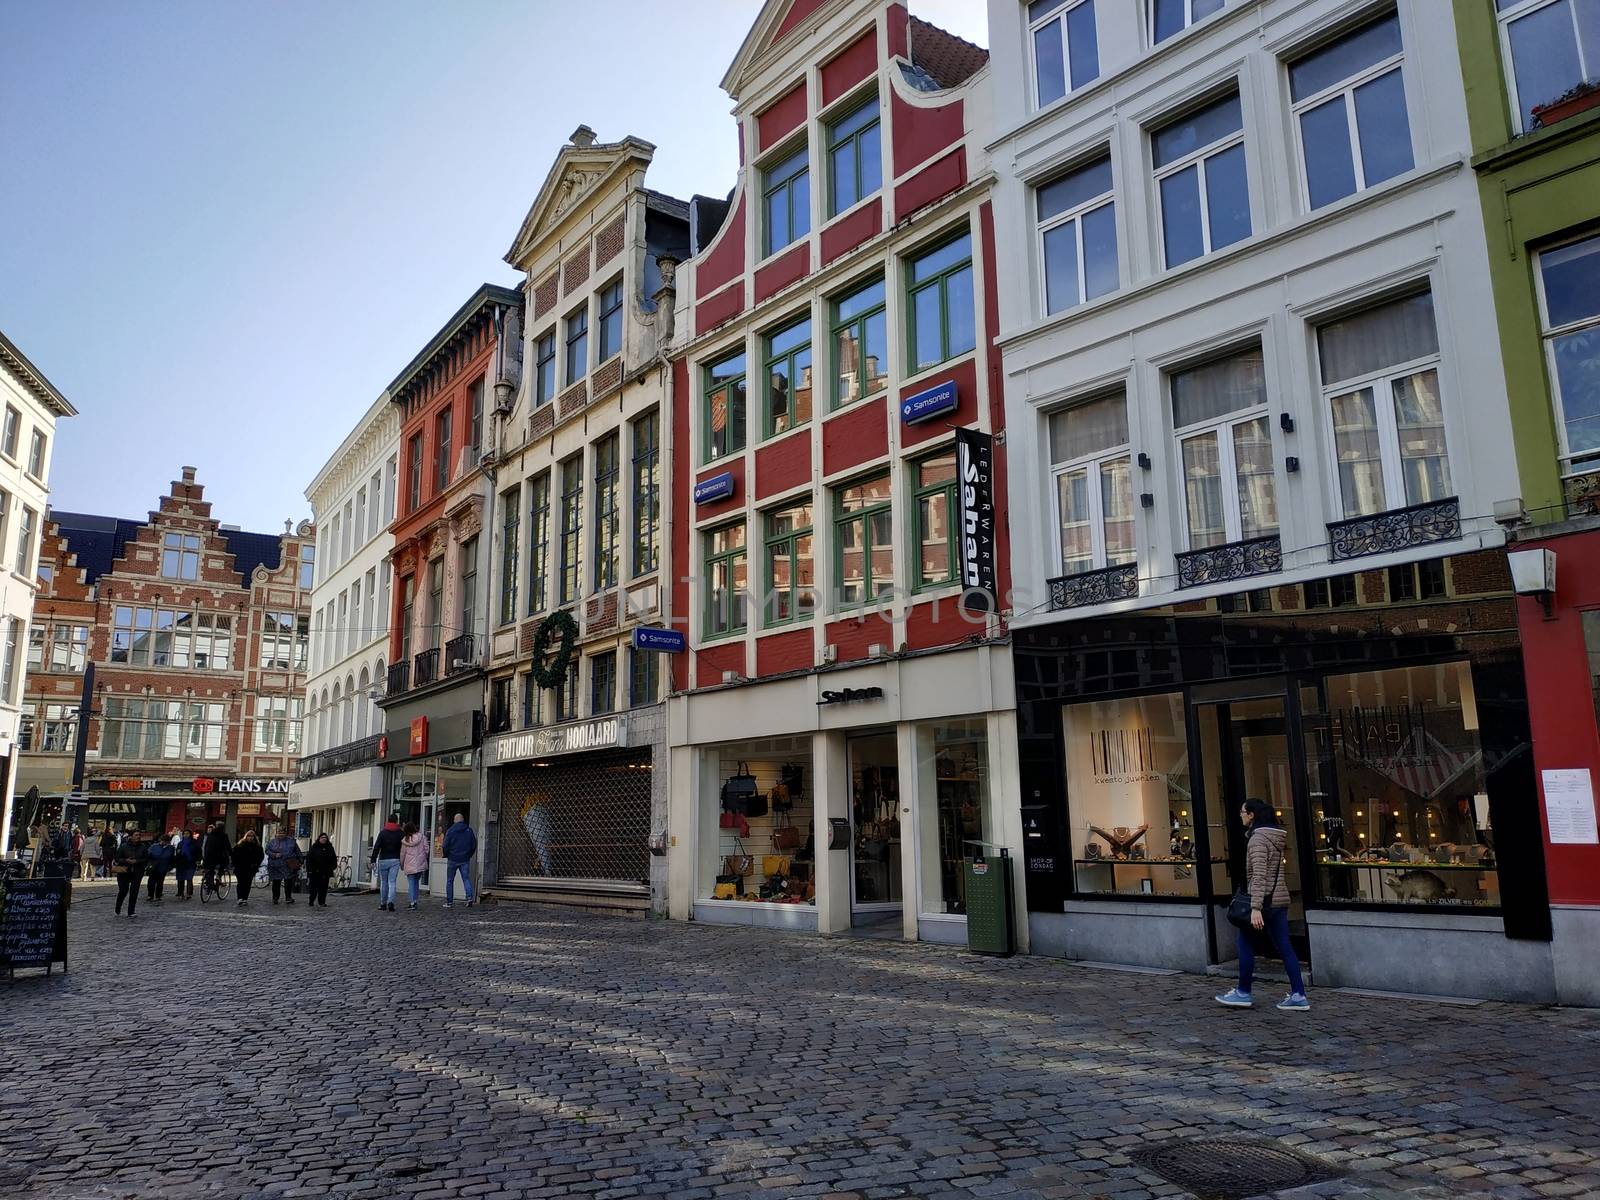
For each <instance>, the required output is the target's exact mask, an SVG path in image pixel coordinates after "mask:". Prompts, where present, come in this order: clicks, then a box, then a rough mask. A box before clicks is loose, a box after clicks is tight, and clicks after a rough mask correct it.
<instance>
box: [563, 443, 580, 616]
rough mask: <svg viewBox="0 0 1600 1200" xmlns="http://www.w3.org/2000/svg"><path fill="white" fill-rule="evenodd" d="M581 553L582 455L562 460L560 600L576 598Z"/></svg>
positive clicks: (568, 602) (567, 602)
mask: <svg viewBox="0 0 1600 1200" xmlns="http://www.w3.org/2000/svg"><path fill="white" fill-rule="evenodd" d="M582 557H583V455H581V454H575V455H573V456H572V457H571V458H569V459H567V461H566V462H564V463H562V464H561V563H560V569H561V582H560V585H559V595H560V600H559V601H558V602H559V603H561V604H570V603H572V602H573V601H574V600H576V599H577V598H578V588H579V586H580V584H581V583H582V580H583V576H582V574H581V568H582V561H581V560H582Z"/></svg>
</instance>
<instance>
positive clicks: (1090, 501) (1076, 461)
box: [1050, 392, 1137, 575]
mask: <svg viewBox="0 0 1600 1200" xmlns="http://www.w3.org/2000/svg"><path fill="white" fill-rule="evenodd" d="M1050 463H1051V473H1052V475H1053V476H1054V478H1055V491H1056V505H1057V509H1056V519H1057V520H1058V521H1059V522H1060V528H1061V573H1062V574H1063V575H1079V574H1082V573H1083V572H1085V571H1095V570H1099V569H1100V568H1102V567H1115V566H1120V565H1122V564H1124V563H1131V562H1133V561H1135V559H1136V557H1137V555H1136V552H1135V548H1134V540H1133V537H1134V527H1133V473H1132V470H1131V466H1132V462H1131V455H1130V451H1129V448H1128V402H1127V397H1126V396H1125V395H1123V393H1121V392H1118V393H1116V394H1115V395H1112V396H1102V397H1100V398H1099V399H1096V400H1089V401H1087V402H1086V403H1083V404H1078V405H1075V406H1074V407H1072V408H1069V409H1067V410H1065V411H1064V412H1058V413H1053V414H1051V416H1050Z"/></svg>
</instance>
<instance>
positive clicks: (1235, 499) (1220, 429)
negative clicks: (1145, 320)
mask: <svg viewBox="0 0 1600 1200" xmlns="http://www.w3.org/2000/svg"><path fill="white" fill-rule="evenodd" d="M1250 349H1252V347H1250V346H1236V347H1234V348H1233V349H1232V350H1229V351H1226V352H1225V353H1222V354H1218V355H1216V356H1215V357H1214V358H1201V359H1195V360H1194V361H1192V362H1187V363H1183V364H1181V365H1179V366H1175V367H1173V368H1171V369H1170V370H1168V371H1167V372H1166V375H1167V381H1166V382H1167V387H1166V389H1165V390H1166V398H1167V412H1168V413H1169V414H1172V415H1173V418H1174V419H1175V416H1176V414H1174V413H1173V408H1172V377H1173V376H1174V375H1181V374H1183V373H1184V372H1185V371H1188V370H1191V369H1193V368H1195V367H1203V366H1205V365H1206V364H1207V363H1210V362H1219V361H1222V360H1224V359H1228V358H1232V357H1234V356H1235V355H1238V354H1244V353H1246V352H1248V351H1249V350H1250ZM1262 353H1263V369H1265V357H1264V356H1265V348H1264V347H1263V348H1262ZM1261 417H1266V418H1268V420H1267V439H1268V441H1269V442H1271V440H1272V420H1271V417H1272V395H1271V391H1270V389H1269V390H1268V394H1267V397H1266V399H1265V400H1263V401H1262V402H1261V403H1260V404H1257V405H1254V406H1252V407H1250V408H1236V409H1234V410H1233V411H1232V412H1228V413H1223V414H1222V415H1221V416H1217V417H1210V418H1208V419H1206V420H1204V421H1196V422H1194V423H1193V424H1190V425H1181V426H1180V425H1176V424H1174V426H1173V430H1172V447H1173V451H1174V454H1173V470H1174V471H1175V472H1176V475H1177V490H1176V491H1175V492H1173V495H1175V496H1177V497H1178V519H1179V522H1180V526H1181V528H1180V533H1181V535H1182V536H1181V537H1180V538H1179V541H1180V542H1181V544H1182V546H1183V550H1184V552H1188V551H1190V550H1212V549H1215V548H1216V547H1215V546H1194V545H1191V544H1190V542H1189V536H1190V531H1189V484H1188V480H1187V479H1186V478H1185V476H1184V471H1183V444H1184V443H1185V442H1187V441H1189V440H1191V439H1193V438H1197V437H1203V436H1205V435H1206V434H1208V433H1214V434H1216V435H1217V471H1218V473H1219V474H1220V475H1221V477H1222V499H1223V504H1222V530H1223V535H1224V536H1223V539H1222V541H1220V542H1218V543H1217V545H1219V546H1231V545H1233V544H1235V543H1236V542H1242V541H1244V540H1245V535H1244V532H1243V529H1244V525H1243V520H1242V518H1241V517H1240V515H1239V501H1240V496H1239V464H1238V462H1237V460H1236V459H1235V457H1234V453H1233V428H1234V426H1235V425H1242V424H1244V423H1245V422H1247V421H1255V420H1259V419H1260V418H1261ZM1277 449H1278V447H1277V444H1276V443H1275V442H1274V443H1272V450H1273V453H1272V455H1271V462H1272V496H1273V505H1274V507H1276V506H1277V500H1278V458H1277ZM1250 536H1251V537H1252V538H1257V537H1274V536H1276V537H1282V536H1283V513H1282V511H1281V510H1280V511H1279V513H1278V530H1277V533H1276V534H1270V533H1253V534H1251V535H1250Z"/></svg>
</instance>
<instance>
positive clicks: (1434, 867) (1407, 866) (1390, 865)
mask: <svg viewBox="0 0 1600 1200" xmlns="http://www.w3.org/2000/svg"><path fill="white" fill-rule="evenodd" d="M1317 866H1319V867H1351V868H1355V867H1361V868H1365V869H1366V870H1369V871H1493V870H1495V864H1494V863H1436V862H1385V861H1383V860H1381V859H1359V858H1319V859H1317Z"/></svg>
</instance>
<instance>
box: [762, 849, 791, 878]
mask: <svg viewBox="0 0 1600 1200" xmlns="http://www.w3.org/2000/svg"><path fill="white" fill-rule="evenodd" d="M761 873H762V874H763V875H787V874H788V873H789V860H788V859H787V858H785V857H784V856H783V855H781V854H767V855H763V856H762V859H761Z"/></svg>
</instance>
